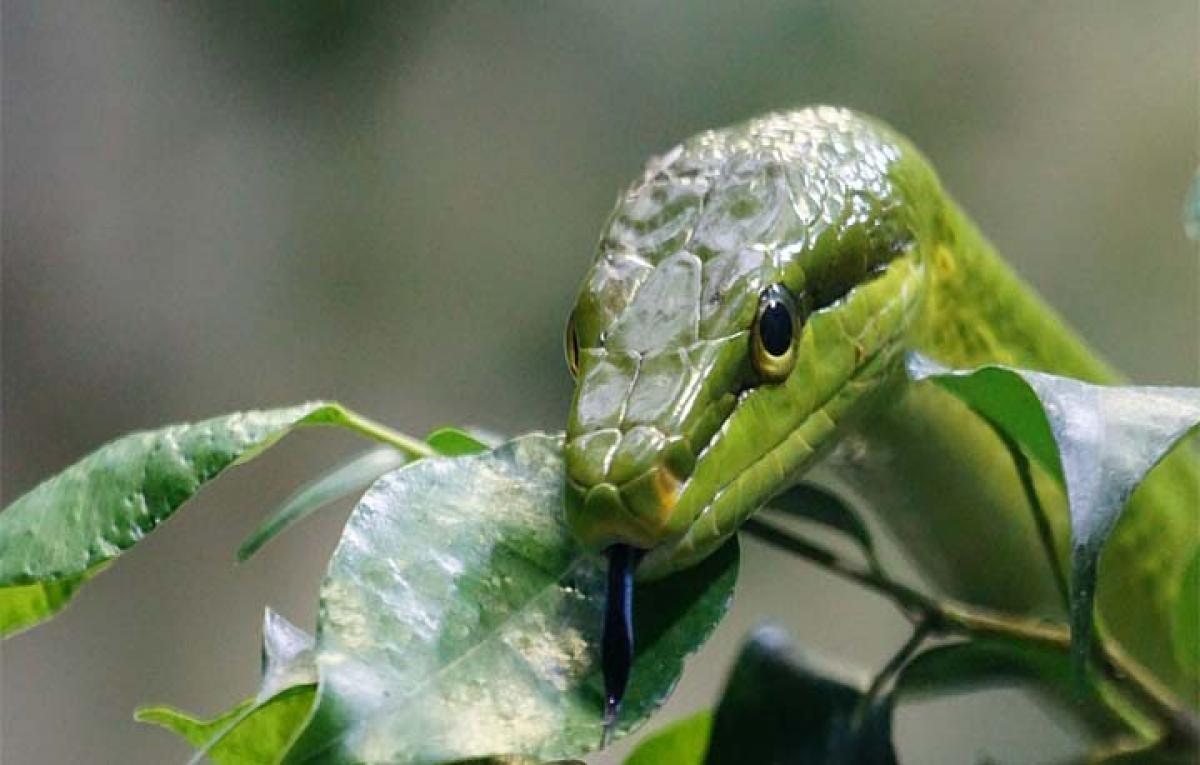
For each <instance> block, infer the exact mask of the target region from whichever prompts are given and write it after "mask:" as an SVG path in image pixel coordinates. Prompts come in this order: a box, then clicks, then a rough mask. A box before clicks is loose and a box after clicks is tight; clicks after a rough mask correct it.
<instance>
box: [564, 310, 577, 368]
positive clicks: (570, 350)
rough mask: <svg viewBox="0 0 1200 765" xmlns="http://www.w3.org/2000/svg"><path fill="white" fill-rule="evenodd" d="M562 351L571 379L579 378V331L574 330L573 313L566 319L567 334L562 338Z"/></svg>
mask: <svg viewBox="0 0 1200 765" xmlns="http://www.w3.org/2000/svg"><path fill="white" fill-rule="evenodd" d="M563 351H564V352H565V354H566V356H567V369H569V370H571V377H575V378H577V377H579V331H578V330H576V329H575V312H574V311H571V317H570V318H569V319H567V333H566V336H565V337H564V338H563Z"/></svg>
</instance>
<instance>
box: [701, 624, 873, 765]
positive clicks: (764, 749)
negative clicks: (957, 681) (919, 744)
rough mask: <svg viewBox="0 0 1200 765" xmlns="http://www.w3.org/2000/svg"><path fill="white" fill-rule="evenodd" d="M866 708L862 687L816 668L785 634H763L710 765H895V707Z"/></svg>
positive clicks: (738, 677) (717, 728)
mask: <svg viewBox="0 0 1200 765" xmlns="http://www.w3.org/2000/svg"><path fill="white" fill-rule="evenodd" d="M865 704H866V701H865V696H864V687H863V685H862V684H861V683H858V682H854V681H848V680H844V679H841V678H839V677H837V674H836V673H834V672H831V671H830V670H829V669H827V668H824V667H821V666H819V665H817V664H816V663H814V661H813V660H812V659H811V658H810V657H808V656H806V655H804V654H803V653H801V652H800V651H799V650H798V649H797V648H796V646H794V645H793V643H792V642H791V640H789V639H788V637H787V635H786V634H785V633H784V632H783V630H781V629H779V628H777V627H770V626H768V627H760V628H759V629H758V630H757V631H755V633H754V634H753V635H752V636H751V638H750V641H749V642H748V643H747V644H746V646H745V647H744V648H743V649H742V653H741V655H740V656H739V657H738V660H737V664H736V665H735V666H734V669H733V674H732V675H731V676H730V678H729V681H728V683H727V684H726V686H725V692H724V694H723V695H722V697H721V702H720V704H719V705H718V707H717V712H716V715H715V717H714V719H713V728H712V742H711V744H710V746H709V751H708V759H707V760H705V762H706V763H708V765H724V764H725V763H732V764H736V765H740V764H741V763H748V762H814V763H817V762H819V763H824V765H842V764H843V763H844V764H846V765H850V764H852V763H853V764H856V765H857V764H858V763H889V764H890V763H895V762H896V755H895V751H894V750H893V748H892V743H891V725H890V706H889V705H887V703H886V701H885V702H884V704H883V705H880V706H877V707H873V708H866V709H864V708H863V707H864V705H865ZM876 710H879V711H876Z"/></svg>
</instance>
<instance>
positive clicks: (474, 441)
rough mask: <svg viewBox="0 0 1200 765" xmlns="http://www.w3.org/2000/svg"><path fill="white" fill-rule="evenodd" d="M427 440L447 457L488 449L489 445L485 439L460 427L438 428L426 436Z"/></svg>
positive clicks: (477, 452) (476, 452)
mask: <svg viewBox="0 0 1200 765" xmlns="http://www.w3.org/2000/svg"><path fill="white" fill-rule="evenodd" d="M425 441H426V442H427V443H428V444H429V445H430V446H432V447H433V448H434V450H435V451H436V452H437V453H438V454H441V455H444V456H446V457H461V456H465V455H467V454H479V453H480V452H486V451H487V450H488V445H487V444H485V443H484V442H483V441H480V440H479V439H478V438H476V437H475V436H473V435H471V434H470V433H468V432H466V431H465V430H459V429H458V428H438V429H437V430H435V431H433V432H432V433H430V434H429V435H428V436H426V437H425Z"/></svg>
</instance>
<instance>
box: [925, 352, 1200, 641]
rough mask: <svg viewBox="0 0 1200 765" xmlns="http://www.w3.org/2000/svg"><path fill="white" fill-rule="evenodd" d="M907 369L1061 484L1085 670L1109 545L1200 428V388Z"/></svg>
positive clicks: (932, 366)
mask: <svg viewBox="0 0 1200 765" xmlns="http://www.w3.org/2000/svg"><path fill="white" fill-rule="evenodd" d="M908 366H909V374H910V376H911V377H912V378H913V379H915V380H922V379H929V380H932V381H933V382H935V383H936V384H938V385H940V386H942V387H943V388H945V389H946V390H949V391H950V392H952V393H954V394H955V395H957V396H958V397H960V398H962V399H963V400H964V401H965V402H966V403H967V404H968V405H969V406H971V407H972V408H973V409H975V410H976V411H977V412H979V413H980V414H981V415H983V416H984V417H986V418H987V419H988V420H989V421H991V422H992V423H993V425H995V426H996V427H997V428H999V429H1001V430H1002V431H1003V432H1005V433H1006V434H1007V435H1008V436H1009V437H1011V438H1012V439H1013V440H1014V441H1016V442H1017V443H1019V444H1020V445H1021V446H1023V447H1024V448H1025V449H1027V450H1028V452H1029V453H1030V455H1031V456H1032V457H1033V458H1034V459H1035V460H1036V461H1038V462H1039V463H1041V464H1042V465H1043V466H1044V467H1046V468H1047V469H1049V470H1050V471H1051V472H1052V473H1053V474H1055V475H1056V476H1059V477H1060V478H1061V480H1062V481H1063V484H1064V486H1065V487H1066V491H1067V503H1068V508H1069V512H1070V520H1071V577H1070V578H1071V581H1070V585H1071V603H1070V618H1071V632H1072V638H1073V641H1074V646H1075V652H1076V661H1077V663H1080V664H1081V663H1082V661H1083V659H1084V657H1085V656H1086V654H1087V652H1088V651H1089V650H1090V641H1091V633H1092V623H1093V617H1092V610H1093V603H1094V601H1095V594H1096V579H1097V573H1098V567H1099V560H1100V553H1101V551H1102V549H1103V547H1104V543H1105V542H1106V541H1107V540H1108V538H1109V535H1110V534H1111V533H1112V530H1113V528H1114V526H1115V525H1116V523H1117V520H1118V518H1120V516H1121V512H1122V510H1123V509H1124V508H1125V505H1126V503H1127V501H1128V500H1129V497H1130V495H1132V494H1133V491H1134V489H1136V488H1137V487H1138V485H1139V484H1140V483H1141V482H1142V481H1143V479H1145V477H1146V474H1147V473H1148V472H1149V471H1150V469H1151V468H1153V467H1154V466H1155V465H1156V464H1158V462H1159V461H1160V460H1162V459H1163V457H1165V456H1166V454H1167V452H1169V451H1170V450H1171V449H1172V447H1174V446H1175V444H1176V443H1177V442H1179V441H1180V440H1181V439H1183V438H1184V437H1185V436H1187V434H1188V433H1189V432H1191V431H1192V430H1193V429H1194V428H1195V427H1196V426H1197V425H1198V424H1200V389H1198V388H1171V387H1152V386H1106V385H1093V384H1091V383H1085V382H1082V381H1079V380H1073V379H1070V378H1066V377H1058V376H1056V375H1049V374H1045V373H1042V372H1033V371H1030V370H1024V369H1013V368H1009V367H1003V366H987V367H981V368H979V369H976V370H966V371H964V370H948V369H945V368H944V367H941V366H939V365H937V364H936V363H934V362H932V361H930V360H929V359H926V358H924V357H921V356H919V355H915V354H914V355H913V356H911V357H910V359H909V365H908ZM1193 528H1194V526H1193ZM1172 541H1179V540H1172ZM1182 541H1183V542H1184V543H1188V540H1182ZM1191 544H1193V545H1194V541H1193V542H1191ZM1180 573H1182V572H1180ZM1175 644H1176V645H1177V644H1178V642H1177V641H1176V642H1175Z"/></svg>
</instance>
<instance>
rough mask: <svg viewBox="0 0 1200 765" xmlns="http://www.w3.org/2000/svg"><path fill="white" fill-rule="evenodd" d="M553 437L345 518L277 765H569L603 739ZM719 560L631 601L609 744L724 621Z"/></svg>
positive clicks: (596, 590) (594, 598)
mask: <svg viewBox="0 0 1200 765" xmlns="http://www.w3.org/2000/svg"><path fill="white" fill-rule="evenodd" d="M562 476H563V457H562V441H561V438H559V437H548V436H541V435H533V436H526V437H523V438H520V439H517V440H515V441H512V442H510V443H508V444H505V445H503V446H501V447H499V448H498V449H496V450H495V451H492V452H488V453H484V454H478V455H473V456H467V457H458V458H454V459H449V458H438V459H431V460H422V461H420V462H416V463H413V464H412V465H408V466H406V467H404V468H401V469H400V470H397V471H395V472H393V473H389V474H388V475H386V476H384V477H383V478H382V479H380V481H379V482H378V483H376V484H375V486H373V487H372V488H371V489H370V490H369V491H368V492H367V494H366V495H365V496H364V497H363V499H362V500H361V501H360V503H359V505H358V507H357V508H355V510H354V512H353V513H352V514H351V516H350V520H349V521H348V523H347V525H346V528H345V531H344V533H343V535H342V539H341V542H340V544H339V546H338V548H337V551H336V552H335V553H334V556H333V559H332V561H331V562H330V566H329V571H328V573H327V575H326V579H325V582H324V585H323V586H322V591H321V616H320V626H319V630H318V635H319V637H318V649H317V662H318V667H319V669H320V678H321V685H320V688H321V690H320V699H319V702H318V705H317V708H316V710H315V712H314V713H313V718H312V720H311V722H310V724H309V726H308V727H307V728H306V729H305V731H304V733H303V735H302V736H301V738H300V740H299V741H298V742H297V744H296V745H295V747H294V748H293V749H292V750H291V751H290V752H289V754H288V761H289V762H311V761H318V760H319V761H321V762H364V761H366V762H381V761H382V762H410V763H429V762H444V761H448V760H460V759H465V758H471V757H488V756H497V755H523V756H534V757H542V758H555V757H573V756H577V755H579V754H582V753H584V752H587V751H591V750H593V749H596V748H597V747H598V746H599V744H600V740H601V735H602V730H603V709H602V707H603V701H602V699H603V684H602V679H601V673H600V668H599V644H600V635H599V633H600V626H601V622H602V619H601V615H602V602H603V591H604V575H603V570H602V568H601V563H602V562H601V560H600V559H599V558H598V557H597V556H594V555H591V554H588V553H587V552H585V551H584V550H582V549H581V548H580V547H579V546H578V545H577V544H576V542H575V541H574V539H573V538H572V536H571V534H570V533H569V531H568V529H567V528H566V525H565V523H564V520H563V509H562V508H563V496H562V491H563V478H562ZM736 572H737V549H736V547H735V546H732V545H727V546H726V547H724V548H722V550H720V551H718V552H717V553H716V554H715V555H713V556H712V557H711V558H710V559H709V560H708V561H705V562H704V563H703V564H701V565H699V566H697V567H695V568H694V569H692V570H689V571H687V572H684V573H682V574H680V575H678V576H674V577H668V578H667V579H665V580H663V581H661V582H656V583H652V584H648V585H644V586H641V587H640V589H639V591H638V594H637V608H636V612H635V624H637V638H638V641H637V642H638V652H637V656H636V658H635V663H634V667H633V673H632V679H631V683H630V686H629V689H628V691H627V693H626V697H625V704H624V707H623V710H622V715H621V719H620V721H619V729H618V733H619V734H624V733H626V732H628V731H630V730H632V729H633V728H635V727H636V726H637V725H639V724H640V723H641V722H643V721H644V720H645V719H646V718H647V717H648V716H649V715H650V714H651V713H652V712H653V711H654V710H655V709H656V708H657V707H658V706H659V705H660V704H661V703H662V701H663V700H664V699H665V698H666V696H667V695H668V694H669V693H670V691H671V689H672V688H673V687H674V685H675V682H676V680H677V679H678V676H679V674H680V672H681V671H682V667H683V660H684V658H685V657H686V656H687V655H688V654H689V653H691V652H692V651H694V650H696V648H698V647H699V646H700V645H701V644H702V643H703V642H704V641H705V640H706V639H707V637H708V635H709V634H710V633H711V631H712V629H713V628H714V627H715V625H716V624H717V622H718V621H719V620H720V619H721V617H722V616H723V615H724V613H725V611H726V609H727V607H728V604H729V600H730V598H731V595H732V592H733V584H734V581H735V579H736Z"/></svg>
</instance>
